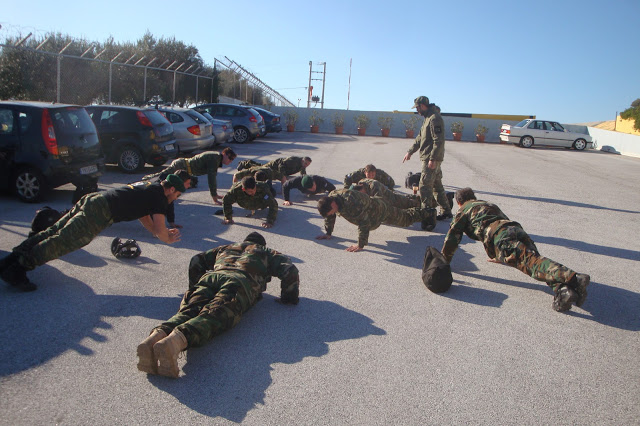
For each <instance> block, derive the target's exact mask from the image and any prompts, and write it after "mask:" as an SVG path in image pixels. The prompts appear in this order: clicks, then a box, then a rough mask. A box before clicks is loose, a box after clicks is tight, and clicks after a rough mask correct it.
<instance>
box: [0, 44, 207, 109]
mask: <svg viewBox="0 0 640 426" xmlns="http://www.w3.org/2000/svg"><path fill="white" fill-rule="evenodd" d="M0 48H1V50H0V98H1V99H23V100H32V101H46V102H59V103H69V104H79V105H88V104H95V103H98V104H107V103H111V104H124V105H142V104H146V103H148V102H150V101H152V102H154V101H158V102H171V103H172V104H178V105H183V106H186V105H191V104H195V103H198V104H201V103H208V102H215V100H214V95H215V94H214V80H215V77H212V76H210V75H211V72H210V71H208V70H205V71H202V73H203V74H204V73H207V74H209V76H207V75H200V74H198V73H193V72H192V73H189V72H183V71H180V69H182V67H183V65H181V64H176V63H175V62H176V61H174V63H173V64H171V65H169V66H168V67H165V68H163V67H155V66H152V62H153V60H148V59H147V60H145V58H141V59H139V60H138V61H137V62H134V61H135V58H133V57H131V58H130V59H129V60H126V61H124V62H116V60H117V59H120V58H118V56H120V55H118V56H116V57H115V58H113V59H111V60H104V59H99V58H86V57H83V56H78V55H70V54H65V53H53V52H47V51H42V50H38V49H37V48H31V47H20V46H11V45H7V44H0ZM129 62H133V63H129ZM145 62H146V65H145V64H144V63H145ZM165 62H168V61H165ZM174 65H175V66H174ZM186 69H187V70H188V68H186Z"/></svg>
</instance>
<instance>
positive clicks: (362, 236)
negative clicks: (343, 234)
mask: <svg viewBox="0 0 640 426" xmlns="http://www.w3.org/2000/svg"><path fill="white" fill-rule="evenodd" d="M368 242H369V226H368V225H358V246H359V247H360V248H362V247H364V246H366V245H367V243H368Z"/></svg>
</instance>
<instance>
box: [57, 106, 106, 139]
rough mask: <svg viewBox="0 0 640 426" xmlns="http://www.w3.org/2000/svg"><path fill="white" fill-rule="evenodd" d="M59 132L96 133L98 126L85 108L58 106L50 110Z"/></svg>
mask: <svg viewBox="0 0 640 426" xmlns="http://www.w3.org/2000/svg"><path fill="white" fill-rule="evenodd" d="M49 112H50V114H51V119H52V120H53V127H54V129H55V131H56V133H57V134H59V135H61V136H63V135H71V134H86V133H95V132H96V128H95V126H94V125H93V122H92V121H91V118H90V117H89V114H88V113H87V111H86V110H85V109H84V108H73V107H72V108H56V109H51V110H49Z"/></svg>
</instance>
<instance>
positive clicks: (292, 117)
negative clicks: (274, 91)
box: [284, 110, 298, 126]
mask: <svg viewBox="0 0 640 426" xmlns="http://www.w3.org/2000/svg"><path fill="white" fill-rule="evenodd" d="M284 120H285V122H286V123H287V126H295V125H296V121H298V113H297V112H296V111H295V110H291V111H287V112H285V113H284Z"/></svg>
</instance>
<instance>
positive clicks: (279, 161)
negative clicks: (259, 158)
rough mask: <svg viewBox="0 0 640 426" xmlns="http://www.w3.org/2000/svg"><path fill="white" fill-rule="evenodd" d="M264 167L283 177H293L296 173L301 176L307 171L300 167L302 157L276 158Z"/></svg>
mask: <svg viewBox="0 0 640 426" xmlns="http://www.w3.org/2000/svg"><path fill="white" fill-rule="evenodd" d="M265 166H267V167H270V168H272V169H273V170H277V171H279V172H280V173H282V174H283V175H285V176H289V175H294V174H296V173H298V172H300V174H301V175H306V174H307V170H306V169H305V168H304V167H302V157H287V158H276V159H275V160H271V161H269V162H268V163H267V164H265Z"/></svg>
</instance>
